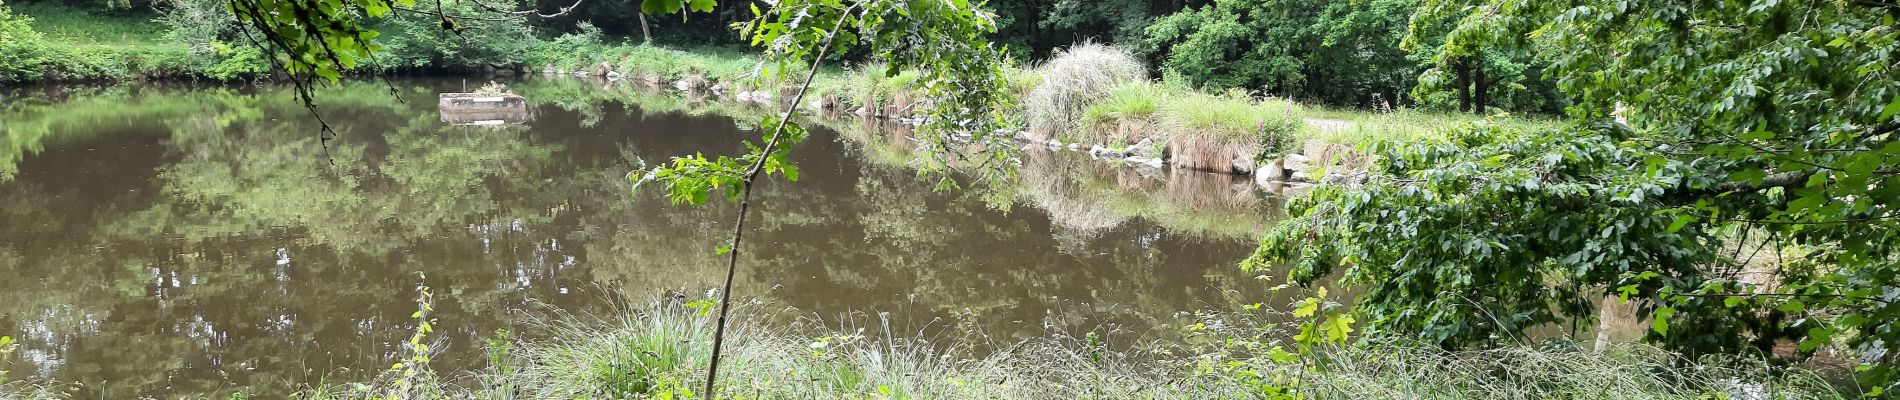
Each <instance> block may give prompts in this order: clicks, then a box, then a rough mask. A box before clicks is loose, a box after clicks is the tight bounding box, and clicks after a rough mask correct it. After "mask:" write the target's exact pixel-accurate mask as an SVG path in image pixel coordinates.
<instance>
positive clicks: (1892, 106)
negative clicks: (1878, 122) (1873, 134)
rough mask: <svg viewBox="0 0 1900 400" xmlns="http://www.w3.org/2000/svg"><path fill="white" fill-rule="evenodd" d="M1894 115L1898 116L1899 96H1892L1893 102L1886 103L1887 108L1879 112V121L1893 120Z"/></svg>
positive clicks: (1899, 109)
mask: <svg viewBox="0 0 1900 400" xmlns="http://www.w3.org/2000/svg"><path fill="white" fill-rule="evenodd" d="M1894 114H1900V96H1894V97H1893V101H1892V102H1889V103H1887V108H1884V109H1881V110H1880V119H1887V118H1893V115H1894Z"/></svg>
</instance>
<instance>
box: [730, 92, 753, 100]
mask: <svg viewBox="0 0 1900 400" xmlns="http://www.w3.org/2000/svg"><path fill="white" fill-rule="evenodd" d="M732 97H733V100H736V101H738V102H740V103H750V102H752V92H748V91H744V90H741V91H739V93H737V94H734V95H732Z"/></svg>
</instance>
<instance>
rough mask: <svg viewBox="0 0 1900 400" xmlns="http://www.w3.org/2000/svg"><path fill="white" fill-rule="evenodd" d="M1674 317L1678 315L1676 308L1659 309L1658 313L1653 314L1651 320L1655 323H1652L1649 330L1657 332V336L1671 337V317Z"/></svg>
mask: <svg viewBox="0 0 1900 400" xmlns="http://www.w3.org/2000/svg"><path fill="white" fill-rule="evenodd" d="M1674 315H1676V309H1675V308H1674V307H1662V308H1657V309H1656V312H1655V313H1653V314H1651V319H1654V320H1655V322H1652V323H1650V326H1649V329H1651V330H1654V331H1656V334H1657V335H1660V336H1669V317H1671V316H1674Z"/></svg>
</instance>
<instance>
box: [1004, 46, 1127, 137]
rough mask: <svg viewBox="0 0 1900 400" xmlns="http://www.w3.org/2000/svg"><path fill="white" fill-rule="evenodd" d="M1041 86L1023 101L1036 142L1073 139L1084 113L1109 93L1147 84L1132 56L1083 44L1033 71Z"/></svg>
mask: <svg viewBox="0 0 1900 400" xmlns="http://www.w3.org/2000/svg"><path fill="white" fill-rule="evenodd" d="M1036 72H1037V74H1039V75H1041V76H1042V82H1041V84H1040V85H1038V86H1036V87H1035V89H1032V90H1030V91H1029V95H1028V97H1027V98H1025V99H1024V100H1023V107H1024V109H1023V113H1024V114H1025V117H1026V118H1025V119H1026V120H1027V121H1028V125H1029V126H1028V128H1029V133H1030V135H1031V136H1033V137H1037V138H1050V137H1057V138H1061V137H1066V136H1072V135H1074V134H1075V133H1074V132H1073V131H1075V130H1076V129H1077V127H1078V122H1079V119H1080V118H1081V117H1082V115H1083V112H1084V110H1086V109H1087V108H1088V106H1089V105H1090V104H1092V103H1094V101H1095V100H1096V99H1098V98H1100V97H1102V95H1103V94H1105V93H1108V91H1109V89H1111V88H1114V87H1115V86H1117V85H1121V84H1125V83H1128V82H1137V81H1145V80H1147V75H1148V72H1147V70H1146V69H1144V68H1143V67H1142V65H1141V60H1140V59H1137V58H1135V56H1134V54H1131V53H1129V52H1128V51H1126V50H1122V49H1119V48H1115V47H1111V46H1107V45H1102V44H1097V43H1090V42H1084V43H1082V44H1077V45H1075V46H1072V47H1069V48H1068V49H1064V50H1059V51H1057V52H1056V54H1055V56H1054V57H1052V58H1050V59H1049V61H1048V62H1046V63H1044V64H1043V65H1042V66H1041V67H1038V68H1036Z"/></svg>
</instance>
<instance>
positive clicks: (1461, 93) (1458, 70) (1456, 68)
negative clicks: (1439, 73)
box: [1451, 59, 1471, 112]
mask: <svg viewBox="0 0 1900 400" xmlns="http://www.w3.org/2000/svg"><path fill="white" fill-rule="evenodd" d="M1451 70H1452V73H1453V74H1456V75H1457V77H1456V78H1454V79H1453V83H1452V84H1454V85H1457V86H1458V112H1471V66H1470V65H1468V64H1466V63H1465V60H1464V59H1458V60H1456V61H1452V62H1451Z"/></svg>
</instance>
